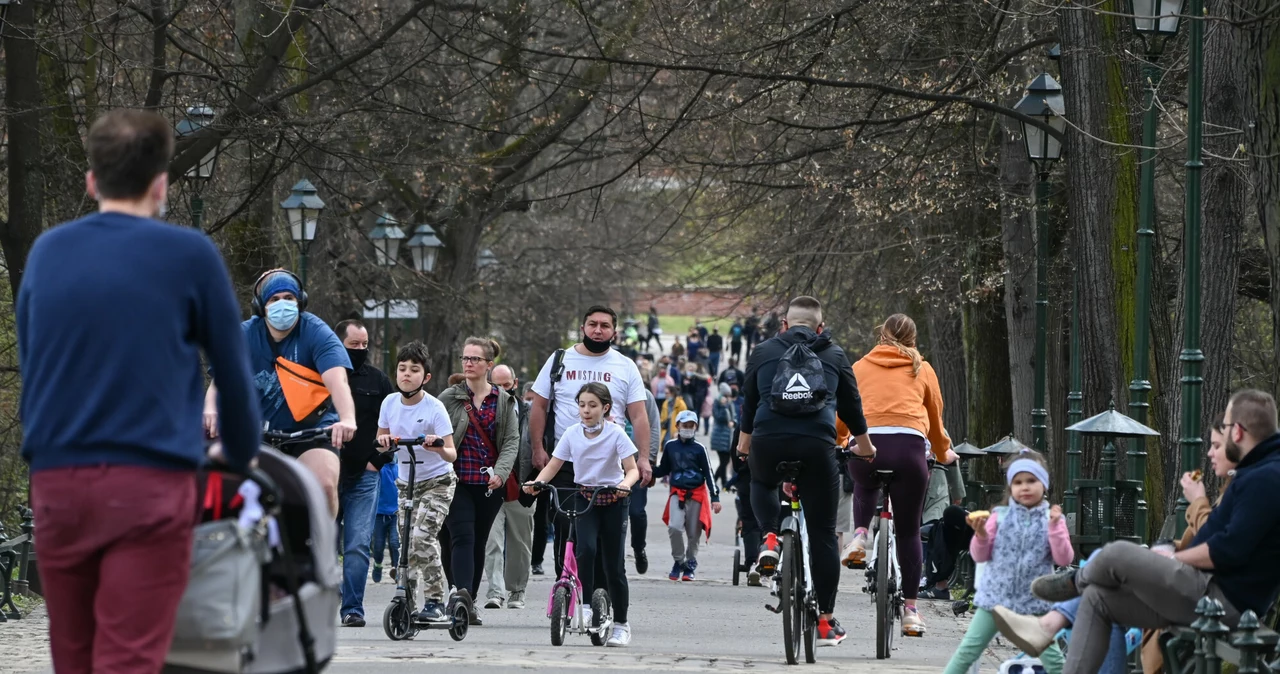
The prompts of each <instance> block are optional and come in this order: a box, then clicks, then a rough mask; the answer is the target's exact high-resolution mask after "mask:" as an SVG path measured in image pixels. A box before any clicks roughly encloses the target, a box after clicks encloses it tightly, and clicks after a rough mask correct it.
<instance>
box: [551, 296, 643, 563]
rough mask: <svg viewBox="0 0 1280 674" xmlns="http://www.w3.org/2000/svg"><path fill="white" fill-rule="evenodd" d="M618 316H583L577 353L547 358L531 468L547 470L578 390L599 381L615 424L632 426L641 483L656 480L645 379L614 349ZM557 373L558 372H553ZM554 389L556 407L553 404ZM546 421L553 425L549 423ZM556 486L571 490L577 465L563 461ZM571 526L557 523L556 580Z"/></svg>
mask: <svg viewBox="0 0 1280 674" xmlns="http://www.w3.org/2000/svg"><path fill="white" fill-rule="evenodd" d="M617 325H618V314H617V313H616V312H614V310H613V309H610V308H609V307H605V306H593V307H591V308H589V309H587V311H586V313H585V314H584V315H583V317H582V326H581V330H582V342H581V343H579V344H575V345H574V346H573V348H570V349H565V350H564V351H563V352H556V353H554V354H552V355H551V357H550V358H548V359H547V362H546V363H545V364H544V365H543V366H542V370H541V371H540V372H539V373H538V378H537V379H536V380H535V381H534V383H533V394H534V395H533V405H532V407H531V408H530V410H529V441H530V443H531V444H532V445H533V467H534V468H535V469H536V470H542V468H543V467H545V466H546V465H547V461H548V459H549V454H548V453H549V452H550V451H551V450H553V449H555V444H556V442H558V441H559V440H560V436H562V435H563V434H564V431H565V429H567V428H568V427H569V426H572V425H573V424H574V423H576V422H577V419H578V402H577V396H578V391H579V390H581V389H582V387H583V386H584V385H586V384H587V383H588V382H593V381H594V382H600V383H602V384H604V385H605V386H607V387H609V392H610V393H611V394H612V395H613V400H614V401H615V403H616V404H615V405H614V406H613V409H612V412H611V415H612V419H611V420H612V421H613V422H614V423H616V424H618V425H620V426H624V427H625V426H626V424H627V421H628V420H630V421H631V427H632V434H631V435H632V441H633V442H634V443H635V446H636V449H637V450H638V451H639V455H638V456H637V458H636V463H637V465H638V467H639V469H640V484H642V485H647V484H649V483H650V482H651V481H652V480H653V468H652V466H651V465H650V463H649V430H650V426H649V413H648V410H646V409H645V402H646V400H648V397H647V396H646V395H645V387H644V380H643V379H641V377H640V368H638V367H636V364H635V361H633V360H631V359H630V358H627V357H626V356H624V355H622V353H621V352H619V351H616V350H614V349H612V348H610V344H611V343H612V342H613V338H614V335H615V334H617ZM556 370H558V372H553V371H556ZM553 387H554V389H555V390H554V398H555V399H554V402H553V401H552V400H551V396H552V394H553V392H552V388H553ZM548 416H550V417H551V419H552V423H550V424H548V423H547V418H548ZM552 483H553V484H555V485H556V486H561V487H568V486H572V485H573V464H572V463H570V462H565V466H564V468H563V469H562V470H561V471H560V473H559V474H558V475H557V476H556V478H555V479H554V480H552ZM568 531H569V524H568V522H567V521H565V520H564V519H563V518H559V517H558V518H557V519H556V575H559V574H560V564H561V561H562V560H563V559H564V544H565V541H566V540H567V539H566V537H567V536H568Z"/></svg>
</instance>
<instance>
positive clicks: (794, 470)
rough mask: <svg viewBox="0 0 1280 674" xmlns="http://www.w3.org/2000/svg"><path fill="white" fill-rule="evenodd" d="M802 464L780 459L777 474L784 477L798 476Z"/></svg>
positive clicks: (792, 477)
mask: <svg viewBox="0 0 1280 674" xmlns="http://www.w3.org/2000/svg"><path fill="white" fill-rule="evenodd" d="M802 468H804V464H803V463H801V462H799V461H781V462H779V463H778V474H779V475H781V476H782V477H784V478H790V479H795V478H797V477H799V476H800V469H802Z"/></svg>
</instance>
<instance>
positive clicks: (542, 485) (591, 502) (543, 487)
mask: <svg viewBox="0 0 1280 674" xmlns="http://www.w3.org/2000/svg"><path fill="white" fill-rule="evenodd" d="M525 486H528V487H533V489H534V491H547V490H550V491H551V505H552V506H553V507H554V508H555V509H556V512H558V513H560V514H561V515H564V516H565V517H568V518H570V519H574V518H578V517H582V516H583V515H585V514H587V513H588V512H590V511H591V509H592V508H593V507H595V504H596V496H598V495H600V494H627V495H630V494H631V490H630V489H624V488H622V487H608V486H606V487H556V486H554V485H552V484H549V483H547V482H538V481H534V482H526V483H525ZM585 489H590V490H591V498H590V499H588V500H587V507H586V508H583V509H582V510H566V509H565V508H564V507H563V504H562V502H561V501H560V492H567V493H581V492H582V491H583V490H585Z"/></svg>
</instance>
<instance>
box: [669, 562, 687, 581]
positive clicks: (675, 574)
mask: <svg viewBox="0 0 1280 674" xmlns="http://www.w3.org/2000/svg"><path fill="white" fill-rule="evenodd" d="M683 571H684V564H681V563H680V562H676V563H675V564H672V565H671V573H668V574H667V578H670V579H671V580H680V574H681V573H682V572H683Z"/></svg>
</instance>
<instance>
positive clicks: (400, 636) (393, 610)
mask: <svg viewBox="0 0 1280 674" xmlns="http://www.w3.org/2000/svg"><path fill="white" fill-rule="evenodd" d="M382 629H383V631H385V632H386V633H387V638H388V639H391V640H392V641H403V640H405V639H409V638H411V637H412V636H413V634H412V632H414V629H413V616H412V615H410V612H409V607H408V605H407V604H405V602H404V600H402V599H392V600H391V603H390V604H388V605H387V610H386V611H384V612H383V613H382Z"/></svg>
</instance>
